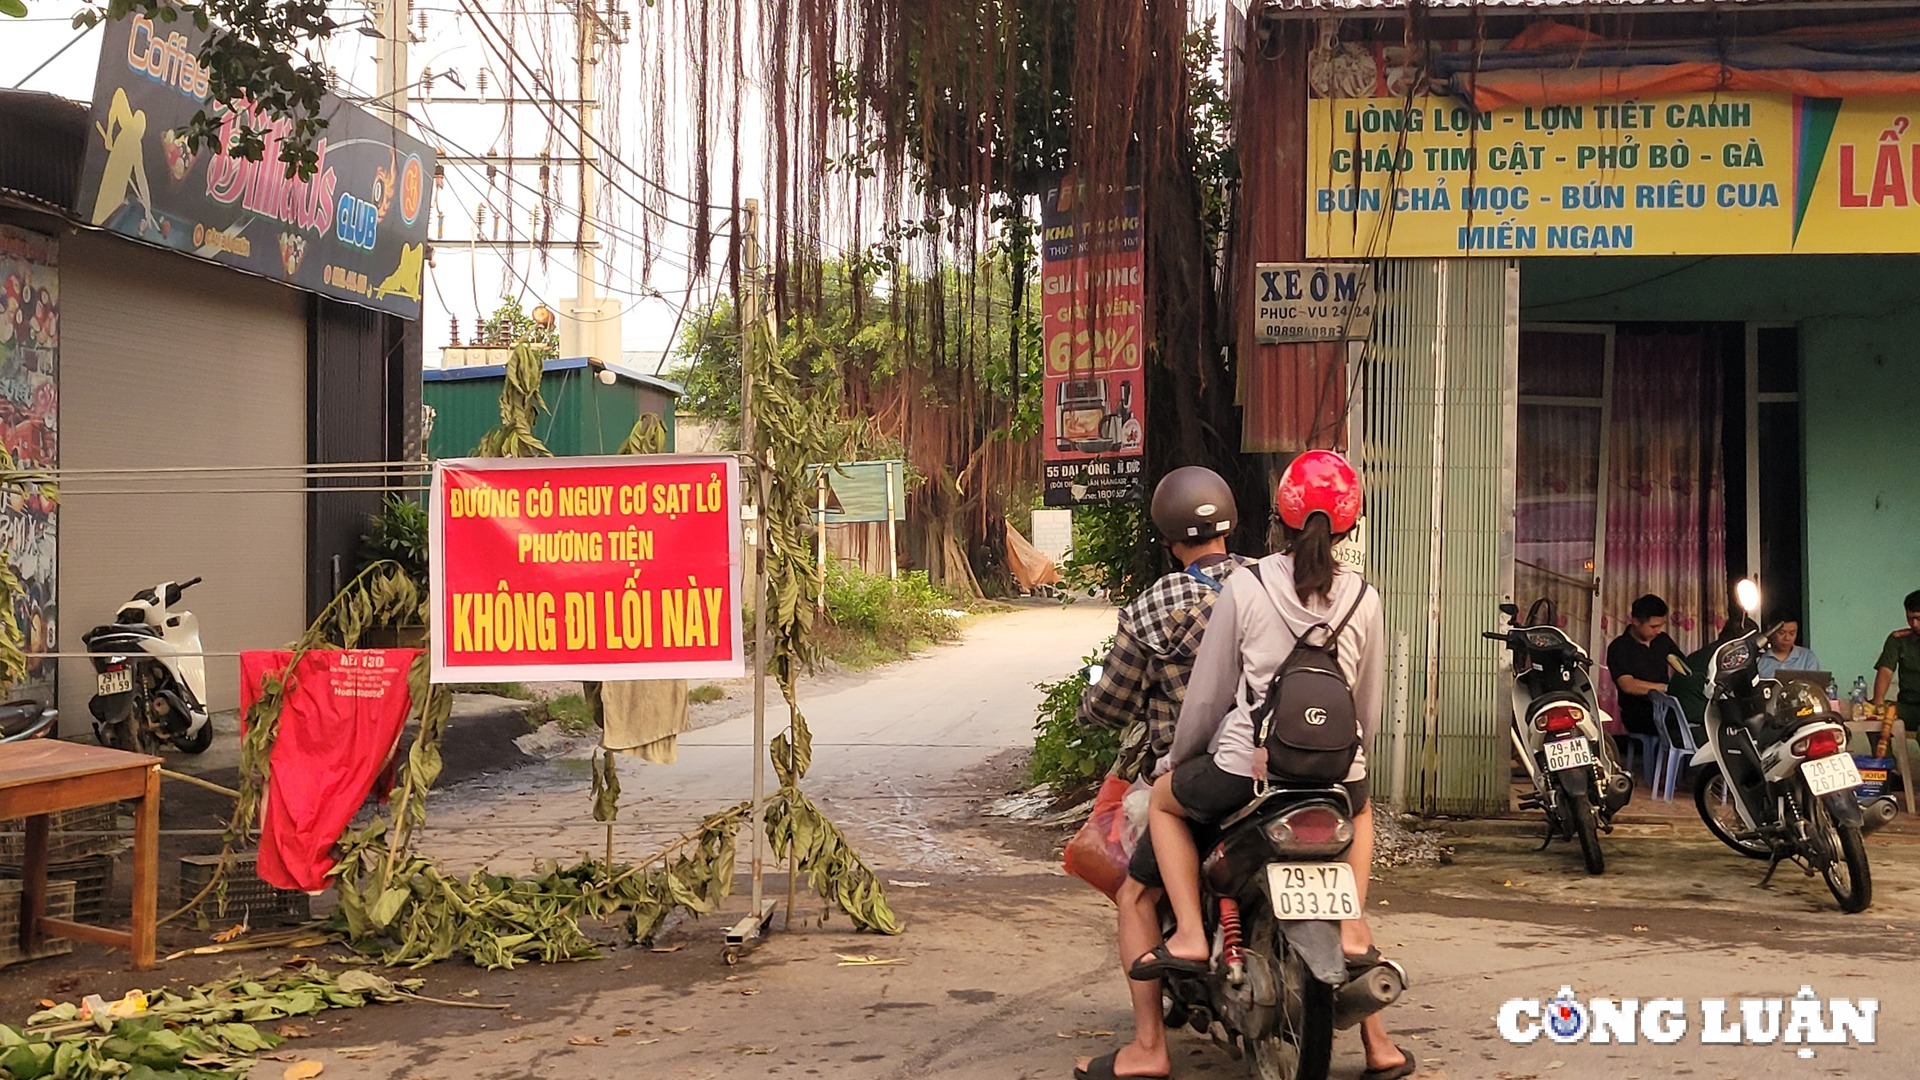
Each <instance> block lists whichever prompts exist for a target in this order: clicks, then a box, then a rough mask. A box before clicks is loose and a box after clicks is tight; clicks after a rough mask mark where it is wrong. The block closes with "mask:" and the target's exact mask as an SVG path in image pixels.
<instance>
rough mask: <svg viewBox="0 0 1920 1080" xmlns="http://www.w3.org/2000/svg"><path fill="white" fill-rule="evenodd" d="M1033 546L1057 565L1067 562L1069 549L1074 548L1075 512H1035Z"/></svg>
mask: <svg viewBox="0 0 1920 1080" xmlns="http://www.w3.org/2000/svg"><path fill="white" fill-rule="evenodd" d="M1033 546H1034V547H1035V548H1038V549H1039V550H1040V552H1041V553H1042V554H1044V555H1046V557H1047V558H1049V559H1052V560H1053V561H1054V562H1056V563H1060V562H1065V561H1067V549H1068V548H1071V547H1072V546H1073V511H1071V510H1035V511H1034V512H1033Z"/></svg>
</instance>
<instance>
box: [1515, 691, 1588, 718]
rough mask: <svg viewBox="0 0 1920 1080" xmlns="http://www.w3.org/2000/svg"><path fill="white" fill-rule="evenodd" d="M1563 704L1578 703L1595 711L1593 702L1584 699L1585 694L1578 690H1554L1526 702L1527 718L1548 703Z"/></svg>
mask: <svg viewBox="0 0 1920 1080" xmlns="http://www.w3.org/2000/svg"><path fill="white" fill-rule="evenodd" d="M1563 704H1564V705H1578V706H1580V707H1581V708H1584V709H1586V710H1587V711H1588V712H1594V711H1595V709H1594V707H1593V703H1592V702H1590V701H1588V700H1587V699H1586V696H1585V695H1583V694H1581V693H1579V692H1578V691H1574V690H1555V691H1554V692H1552V693H1550V694H1541V695H1540V696H1539V697H1537V698H1534V699H1533V700H1532V701H1531V702H1529V703H1528V705H1527V719H1529V720H1531V719H1533V718H1534V717H1535V716H1537V715H1539V712H1540V710H1541V709H1544V708H1546V707H1547V706H1549V705H1563ZM1596 719H1597V717H1596Z"/></svg>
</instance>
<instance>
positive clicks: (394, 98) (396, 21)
mask: <svg viewBox="0 0 1920 1080" xmlns="http://www.w3.org/2000/svg"><path fill="white" fill-rule="evenodd" d="M412 21H413V13H412V2H411V0H385V2H384V3H383V4H382V5H381V7H380V18H379V20H378V23H377V25H376V26H375V27H374V29H375V30H377V31H378V32H379V34H380V37H379V41H380V44H379V45H377V46H376V47H375V48H374V64H375V65H376V66H377V67H378V68H379V72H380V74H379V82H378V84H377V85H376V87H375V88H374V93H375V94H376V95H377V96H376V97H375V98H374V106H373V114H374V115H375V116H378V117H379V118H380V119H382V120H385V121H386V122H387V123H389V124H391V125H393V127H394V128H395V129H396V130H399V131H405V130H407V91H408V90H410V89H411V88H412V87H411V83H410V81H409V77H408V75H407V43H408V38H409V35H410V34H411V33H412V31H411V29H410V28H409V25H408V24H409V23H411V22H412Z"/></svg>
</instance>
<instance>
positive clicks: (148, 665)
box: [81, 578, 213, 754]
mask: <svg viewBox="0 0 1920 1080" xmlns="http://www.w3.org/2000/svg"><path fill="white" fill-rule="evenodd" d="M198 584H200V579H199V578H194V579H193V580H192V581H185V582H181V583H179V584H175V583H174V582H171V581H166V582H161V583H160V584H159V585H156V586H154V587H153V588H151V589H141V590H140V591H139V592H137V593H135V594H134V595H133V599H131V600H129V601H127V602H126V603H124V604H122V605H120V610H119V612H118V613H117V614H115V615H114V618H113V622H112V624H111V625H108V626H96V627H94V628H93V629H92V630H89V631H87V633H86V634H85V635H84V636H83V637H82V639H81V640H83V641H85V642H86V644H87V652H88V653H89V654H90V655H91V656H92V659H93V669H94V672H95V674H96V675H97V676H98V677H99V686H98V692H97V693H95V694H94V696H93V700H91V701H89V702H87V708H88V710H89V711H91V712H92V713H93V733H94V737H95V738H97V739H99V740H100V744H101V745H102V746H110V747H113V748H115V749H118V750H133V751H137V752H140V753H145V754H154V753H158V752H159V751H160V748H161V746H162V745H165V744H170V745H172V746H174V747H177V748H178V749H180V750H183V751H185V752H187V753H189V754H198V753H201V752H203V751H205V750H206V748H207V747H209V746H212V745H213V725H212V723H210V722H209V721H208V719H207V662H206V658H205V657H204V656H202V655H201V647H200V620H199V618H198V617H197V616H195V615H194V613H193V612H191V611H187V610H186V609H184V608H178V607H177V605H178V604H179V603H180V595H181V594H182V593H184V592H186V591H187V590H188V589H190V588H192V587H193V586H195V585H198Z"/></svg>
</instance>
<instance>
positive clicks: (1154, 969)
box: [1127, 943, 1207, 982]
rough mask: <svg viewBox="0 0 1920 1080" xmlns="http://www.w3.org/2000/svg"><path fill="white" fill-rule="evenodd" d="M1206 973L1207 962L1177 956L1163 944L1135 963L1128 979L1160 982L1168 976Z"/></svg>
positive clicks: (1128, 973) (1129, 971)
mask: <svg viewBox="0 0 1920 1080" xmlns="http://www.w3.org/2000/svg"><path fill="white" fill-rule="evenodd" d="M1206 973H1207V962H1206V961H1205V960H1188V959H1185V958H1183V957H1179V956H1175V955H1173V954H1172V953H1171V952H1168V951H1167V946H1166V945H1165V944H1164V943H1162V944H1160V945H1156V946H1154V948H1153V951H1152V952H1150V953H1148V954H1147V955H1146V956H1145V957H1143V958H1141V959H1140V960H1137V961H1135V962H1134V965H1133V967H1131V968H1129V969H1128V970H1127V978H1129V979H1132V980H1133V981H1134V982H1158V981H1159V980H1161V979H1164V978H1166V977H1167V976H1168V975H1205V974H1206Z"/></svg>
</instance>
